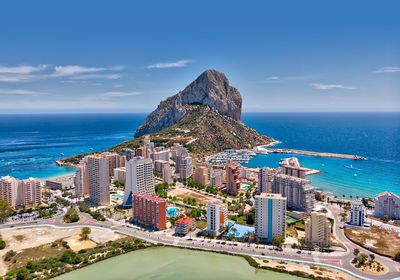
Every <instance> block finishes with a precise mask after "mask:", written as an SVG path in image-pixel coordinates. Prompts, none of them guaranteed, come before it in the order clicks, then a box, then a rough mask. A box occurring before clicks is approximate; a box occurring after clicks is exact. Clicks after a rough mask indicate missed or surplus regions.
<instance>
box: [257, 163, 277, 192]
mask: <svg viewBox="0 0 400 280" xmlns="http://www.w3.org/2000/svg"><path fill="white" fill-rule="evenodd" d="M274 174H275V172H274V169H272V168H267V167H264V168H260V171H259V172H258V193H271V192H272V181H273V179H274Z"/></svg>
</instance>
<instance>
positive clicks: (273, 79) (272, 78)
mask: <svg viewBox="0 0 400 280" xmlns="http://www.w3.org/2000/svg"><path fill="white" fill-rule="evenodd" d="M279 79H280V77H278V76H272V77H269V78H268V80H272V81H276V80H279Z"/></svg>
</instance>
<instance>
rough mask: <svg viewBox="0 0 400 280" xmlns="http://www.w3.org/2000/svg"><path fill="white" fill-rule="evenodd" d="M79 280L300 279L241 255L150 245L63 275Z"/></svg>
mask: <svg viewBox="0 0 400 280" xmlns="http://www.w3.org/2000/svg"><path fill="white" fill-rule="evenodd" d="M56 279H58V280H70V279H71V280H76V279H96V280H101V279H118V280H124V279H141V280H146V279H168V280H178V279H190V280H197V279H198V280H209V279H229V280H233V279H235V280H236V279H237V280H252V279H254V280H261V279H274V280H288V279H301V278H299V277H295V276H291V275H289V274H284V273H277V272H272V271H266V270H258V269H255V268H253V267H251V266H250V265H249V264H248V263H247V261H246V260H245V259H243V258H241V257H234V256H228V255H222V254H216V253H207V252H199V251H192V250H183V249H175V248H150V249H145V250H139V251H136V252H131V253H128V254H125V255H121V256H118V257H114V258H110V259H107V260H105V261H101V262H99V263H96V264H93V265H90V266H87V267H85V268H82V269H78V270H76V271H73V272H70V273H67V274H64V275H61V276H59V277H57V278H56Z"/></svg>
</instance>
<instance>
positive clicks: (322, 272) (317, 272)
mask: <svg viewBox="0 0 400 280" xmlns="http://www.w3.org/2000/svg"><path fill="white" fill-rule="evenodd" d="M255 260H256V261H257V263H258V264H259V265H260V266H261V267H263V266H264V267H274V268H281V269H285V270H287V271H303V272H306V273H308V274H312V275H314V276H315V277H322V276H323V277H329V278H331V279H338V280H353V279H356V278H354V277H352V276H350V275H348V274H346V273H344V272H342V271H340V270H337V269H333V268H326V267H322V266H317V265H309V264H303V263H299V262H286V261H278V260H271V259H268V260H265V259H257V258H255Z"/></svg>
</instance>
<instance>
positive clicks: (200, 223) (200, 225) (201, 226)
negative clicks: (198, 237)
mask: <svg viewBox="0 0 400 280" xmlns="http://www.w3.org/2000/svg"><path fill="white" fill-rule="evenodd" d="M206 227H207V222H206V221H203V220H197V221H196V228H198V229H205V228H206Z"/></svg>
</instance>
